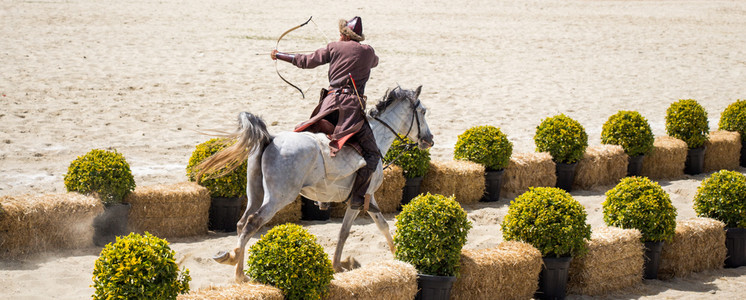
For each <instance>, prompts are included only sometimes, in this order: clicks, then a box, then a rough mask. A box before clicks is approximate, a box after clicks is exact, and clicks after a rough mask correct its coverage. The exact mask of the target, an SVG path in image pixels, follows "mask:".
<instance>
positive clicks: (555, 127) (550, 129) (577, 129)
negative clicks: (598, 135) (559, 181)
mask: <svg viewBox="0 0 746 300" xmlns="http://www.w3.org/2000/svg"><path fill="white" fill-rule="evenodd" d="M534 143H536V151H537V152H549V154H550V155H552V159H553V160H554V161H555V162H559V163H565V164H571V163H574V162H577V161H579V160H580V159H581V158H583V154H585V148H587V147H588V134H587V133H585V129H584V128H583V126H582V125H580V123H578V121H575V120H573V119H571V118H569V117H567V116H565V115H564V114H560V115H556V116H554V117H551V118H546V119H544V120H543V121H541V124H539V126H537V127H536V135H535V136H534Z"/></svg>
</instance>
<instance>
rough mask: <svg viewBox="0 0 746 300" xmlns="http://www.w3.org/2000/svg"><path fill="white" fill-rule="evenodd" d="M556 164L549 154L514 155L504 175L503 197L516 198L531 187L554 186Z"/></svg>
mask: <svg viewBox="0 0 746 300" xmlns="http://www.w3.org/2000/svg"><path fill="white" fill-rule="evenodd" d="M555 172H556V171H555V164H554V162H553V161H552V156H551V155H549V153H548V152H541V153H513V155H512V156H511V157H510V163H508V166H507V167H506V168H505V173H504V174H503V189H502V191H501V194H502V195H503V196H502V197H515V196H516V195H520V194H523V193H524V192H526V191H528V188H529V187H541V186H550V187H551V186H554V184H555V183H556V182H557V175H556V174H555Z"/></svg>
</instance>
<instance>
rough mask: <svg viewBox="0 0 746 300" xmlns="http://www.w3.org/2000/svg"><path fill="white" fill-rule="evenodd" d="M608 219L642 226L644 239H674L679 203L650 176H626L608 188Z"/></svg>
mask: <svg viewBox="0 0 746 300" xmlns="http://www.w3.org/2000/svg"><path fill="white" fill-rule="evenodd" d="M603 208H604V222H606V224H607V225H609V226H615V227H620V228H625V229H629V228H634V229H638V230H640V232H641V233H642V239H643V241H670V240H671V238H673V234H674V232H675V231H676V207H674V206H673V204H671V199H670V198H669V196H668V194H667V193H666V192H665V191H664V190H663V188H661V186H660V185H658V183H657V182H653V181H651V180H650V179H648V178H647V177H637V176H633V177H625V178H623V179H622V181H621V182H619V184H617V186H616V187H614V188H613V189H611V190H609V191H607V192H606V200H605V201H604V203H603Z"/></svg>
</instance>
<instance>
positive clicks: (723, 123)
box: [718, 99, 746, 140]
mask: <svg viewBox="0 0 746 300" xmlns="http://www.w3.org/2000/svg"><path fill="white" fill-rule="evenodd" d="M718 126H719V127H720V130H728V131H737V132H738V133H740V134H741V140H746V100H740V99H739V100H736V102H733V103H731V104H730V105H728V107H726V108H725V110H724V111H723V114H721V115H720V123H719V124H718Z"/></svg>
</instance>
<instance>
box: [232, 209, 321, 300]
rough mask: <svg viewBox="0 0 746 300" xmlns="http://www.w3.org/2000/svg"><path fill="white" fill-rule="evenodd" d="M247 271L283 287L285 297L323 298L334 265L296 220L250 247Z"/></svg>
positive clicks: (260, 278) (259, 280) (260, 280)
mask: <svg viewBox="0 0 746 300" xmlns="http://www.w3.org/2000/svg"><path fill="white" fill-rule="evenodd" d="M246 263H247V265H248V268H247V270H246V274H247V275H248V276H249V277H251V278H252V279H254V280H256V281H258V282H260V283H263V284H269V285H272V286H274V287H277V288H279V289H280V290H282V292H283V294H285V297H286V299H321V298H323V297H324V296H325V295H326V294H327V293H328V291H329V283H331V281H332V279H333V278H334V269H333V268H332V263H331V261H329V256H328V255H326V253H325V252H324V247H322V246H321V245H319V244H318V243H317V242H316V237H315V236H314V235H312V234H310V233H308V231H306V230H305V229H303V227H301V226H300V225H297V224H290V223H288V224H284V225H278V226H275V227H274V228H272V229H270V230H269V231H267V233H266V234H264V235H262V237H261V238H260V239H259V241H257V242H256V244H254V245H252V246H251V247H250V248H249V258H248V259H247V261H246Z"/></svg>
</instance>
